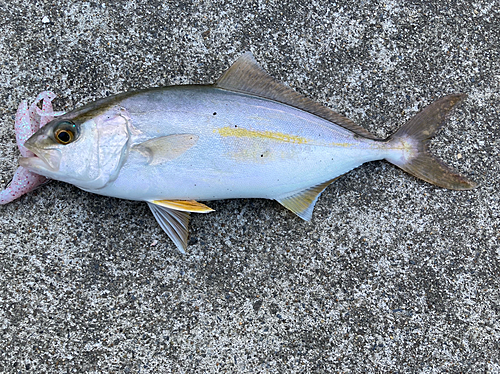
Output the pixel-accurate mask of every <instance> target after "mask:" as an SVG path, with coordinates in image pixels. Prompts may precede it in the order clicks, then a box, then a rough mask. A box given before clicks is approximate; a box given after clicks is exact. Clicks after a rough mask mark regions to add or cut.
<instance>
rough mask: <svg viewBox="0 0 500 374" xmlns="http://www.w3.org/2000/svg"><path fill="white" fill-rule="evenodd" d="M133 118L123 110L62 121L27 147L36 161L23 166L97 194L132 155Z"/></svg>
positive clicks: (27, 159) (34, 137)
mask: <svg viewBox="0 0 500 374" xmlns="http://www.w3.org/2000/svg"><path fill="white" fill-rule="evenodd" d="M128 125H129V117H128V116H127V115H126V114H125V113H122V111H121V110H120V109H116V110H109V111H107V112H105V113H102V114H99V115H97V116H95V117H93V118H85V117H84V118H81V117H77V118H71V115H69V116H68V115H64V116H62V117H58V118H56V119H54V120H53V121H51V122H49V123H48V124H47V125H45V126H44V127H42V128H41V129H40V130H38V131H37V132H36V133H35V134H33V135H32V136H31V137H30V138H29V139H28V140H27V141H26V142H25V143H24V146H25V147H26V148H27V149H28V150H30V151H31V152H33V154H34V156H33V157H21V158H20V159H19V164H20V165H21V166H22V167H24V168H26V169H28V170H29V171H32V172H34V173H37V174H40V175H43V176H45V177H47V178H51V179H56V180H60V181H63V182H67V183H71V184H74V185H75V186H77V187H80V188H82V189H84V190H89V191H92V192H95V191H96V190H99V189H100V188H103V187H104V186H106V185H107V184H108V183H109V182H112V181H114V180H115V179H116V178H117V176H118V174H119V171H120V168H121V166H122V165H123V162H124V161H125V159H126V156H127V154H128V148H127V144H128V140H129V137H130V133H129V130H128Z"/></svg>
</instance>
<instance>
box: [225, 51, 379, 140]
mask: <svg viewBox="0 0 500 374" xmlns="http://www.w3.org/2000/svg"><path fill="white" fill-rule="evenodd" d="M215 87H218V88H222V89H226V90H229V91H236V92H241V93H246V94H250V95H254V96H259V97H263V98H266V99H269V100H274V101H278V102H280V103H283V104H287V105H291V106H293V107H295V108H298V109H302V110H304V111H306V112H309V113H312V114H315V115H317V116H318V117H321V118H323V119H326V120H327V121H330V122H333V123H335V124H336V125H339V126H342V127H344V128H346V129H348V130H350V131H352V132H354V133H356V134H358V135H361V136H364V137H365V138H369V139H377V137H375V136H374V135H373V134H371V133H370V132H368V131H367V130H365V129H364V128H362V127H361V126H358V125H356V124H355V123H354V122H352V121H351V120H350V119H348V118H346V117H344V116H342V115H340V114H338V113H335V112H334V111H333V110H331V109H329V108H327V107H325V106H323V105H321V104H318V103H316V102H314V101H312V100H311V99H309V98H307V97H305V96H302V95H301V94H299V93H298V92H295V91H294V90H293V89H291V88H290V87H288V86H285V85H284V84H283V83H281V82H278V81H277V80H276V79H274V78H273V77H271V76H270V75H269V74H268V73H267V72H266V71H265V70H264V69H262V67H261V66H260V65H259V64H258V63H257V61H255V58H254V57H253V55H252V53H250V52H246V53H244V54H243V55H242V56H240V58H238V59H237V60H236V61H235V62H234V64H233V65H231V67H230V68H229V69H228V70H227V71H226V72H225V73H224V74H223V75H222V77H220V78H219V79H218V80H217V82H216V83H215Z"/></svg>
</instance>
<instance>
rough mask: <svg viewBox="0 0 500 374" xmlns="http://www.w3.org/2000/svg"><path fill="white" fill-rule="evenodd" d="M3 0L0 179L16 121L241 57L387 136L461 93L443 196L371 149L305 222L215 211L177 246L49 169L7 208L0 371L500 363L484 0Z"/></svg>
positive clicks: (203, 73)
mask: <svg viewBox="0 0 500 374" xmlns="http://www.w3.org/2000/svg"><path fill="white" fill-rule="evenodd" d="M235 4H236V2H234V4H233V3H232V2H228V1H183V2H174V1H155V0H151V1H148V2H147V4H146V2H140V1H133V0H130V1H119V0H113V1H110V0H103V1H101V0H98V1H90V2H89V1H87V2H83V1H81V2H80V1H78V2H75V1H67V0H45V1H32V2H28V1H21V0H9V1H8V2H7V0H0V5H1V6H0V25H1V26H0V29H1V30H2V32H1V33H0V67H1V68H0V188H3V187H5V186H6V184H7V183H8V181H9V179H10V177H11V176H12V174H13V172H14V170H15V169H16V167H17V158H18V156H19V154H18V150H17V147H16V145H15V138H14V133H13V123H14V114H15V110H16V108H17V105H18V104H19V103H20V101H21V100H22V99H33V98H34V97H35V96H36V94H37V93H38V92H40V91H43V90H46V89H50V90H54V91H55V92H56V93H57V94H58V95H59V99H58V100H57V101H56V107H57V109H59V110H71V109H72V108H74V107H77V106H80V105H83V104H85V103H88V102H91V101H93V100H94V99H97V98H101V97H105V96H107V95H110V94H114V93H118V92H122V91H126V90H132V89H141V88H147V87H153V86H161V85H173V84H197V83H210V82H214V80H215V79H217V77H218V76H219V75H220V74H221V73H222V72H223V71H224V70H225V69H226V68H227V67H228V66H229V65H230V64H231V63H232V62H233V61H234V60H235V59H236V58H237V57H238V56H239V55H240V54H242V53H243V52H244V51H248V50H250V51H252V52H253V53H254V55H255V57H256V59H257V60H258V61H259V62H260V63H261V64H262V65H263V66H264V67H265V68H266V69H267V70H268V71H269V72H270V73H271V74H272V75H273V76H274V77H276V78H278V79H279V80H281V81H283V82H285V83H286V84H288V85H290V86H292V87H293V88H295V89H296V90H297V91H299V92H301V93H303V94H304V95H307V96H309V97H311V98H313V99H314V100H317V101H319V102H321V103H323V104H325V105H327V106H329V107H330V108H332V109H334V110H336V111H338V112H340V113H342V114H344V115H346V116H348V117H349V118H351V119H352V120H354V121H355V122H356V123H358V124H360V125H362V126H364V127H365V128H366V129H368V130H370V131H372V132H374V133H375V134H377V135H379V136H380V137H385V136H388V135H390V134H391V133H392V132H393V131H395V130H396V129H397V128H398V127H399V126H400V125H401V124H403V123H404V122H405V121H406V120H408V119H409V118H411V117H412V116H413V115H414V114H415V113H416V112H417V111H418V110H419V109H420V108H422V107H423V106H425V105H427V104H428V103H430V102H432V101H433V100H435V99H436V98H438V97H440V96H442V95H445V94H449V93H455V92H466V93H468V95H469V96H468V99H467V100H466V101H465V102H464V103H463V105H461V106H460V107H459V108H458V110H456V111H455V112H454V114H453V115H452V116H451V117H450V120H449V122H448V123H447V125H446V126H445V128H444V129H443V130H442V131H441V132H440V133H439V135H438V136H437V138H436V139H435V140H434V141H433V143H432V151H433V152H434V153H435V154H437V155H439V156H440V157H442V158H443V159H444V160H446V162H447V163H449V164H451V165H452V166H453V167H455V168H456V169H457V170H460V171H461V172H462V173H464V174H465V175H467V176H469V177H471V178H472V179H474V180H476V181H477V182H479V184H480V187H479V188H477V189H475V190H473V191H466V192H457V191H448V190H444V189H441V188H437V187H434V186H431V185H429V184H427V183H425V182H422V181H419V180H416V179H415V178H413V177H412V176H409V175H408V174H406V173H404V172H402V171H401V170H398V169H397V168H395V167H393V166H391V165H389V164H388V163H385V162H373V163H369V164H366V165H364V166H362V167H360V168H358V169H356V170H354V171H352V172H350V173H348V174H347V175H345V176H344V177H342V178H340V179H339V180H338V181H336V182H335V183H334V184H333V185H332V186H330V187H329V188H328V189H327V190H326V191H325V193H324V194H323V195H322V197H321V199H320V200H319V203H318V204H317V207H316V209H315V211H314V216H313V220H312V222H310V223H305V222H302V221H301V220H300V219H298V218H297V217H295V216H293V215H292V214H291V213H289V212H288V211H286V210H285V209H284V208H282V207H281V206H280V205H279V204H278V203H276V202H273V201H264V200H234V201H218V202H212V203H211V204H210V206H211V207H213V208H215V209H216V212H215V213H212V214H208V215H194V216H193V219H192V222H191V237H190V246H189V252H188V253H187V255H181V254H179V253H178V252H177V251H176V250H175V248H174V246H173V244H172V243H171V242H170V241H169V240H168V238H167V237H166V235H164V233H163V232H162V231H161V229H160V227H159V226H158V225H157V224H156V222H155V220H154V218H153V216H152V215H151V214H150V212H149V210H148V208H147V207H146V205H145V204H143V203H138V202H130V201H123V200H117V199H112V198H105V197H101V196H97V195H91V194H88V193H86V192H83V191H80V190H78V189H77V188H75V187H73V186H70V185H66V184H64V183H59V182H53V183H51V184H49V185H47V186H44V187H42V188H40V189H38V190H37V191H35V192H33V193H31V194H28V195H26V196H24V197H22V198H21V199H19V200H17V201H16V202H14V203H11V204H9V205H6V206H1V207H0V372H5V373H35V372H36V373H169V372H172V373H216V372H217V373H218V372H241V373H250V372H253V373H322V372H339V373H340V372H345V373H348V372H350V373H379V372H398V373H415V372H418V373H443V372H453V373H458V372H462V373H499V372H500V359H499V356H500V343H499V341H500V320H499V314H500V296H499V295H500V292H499V283H500V281H499V275H500V274H499V269H500V264H499V261H500V249H499V241H500V233H499V224H500V218H499V210H500V192H499V191H500V185H499V175H500V170H499V169H500V167H499V165H500V162H499V161H500V156H499V145H500V130H499V125H500V123H499V110H500V64H499V61H500V56H499V54H500V53H499V48H500V47H499V46H500V27H499V26H498V25H499V24H500V17H499V9H500V7H499V3H498V1H485V0H472V1H464V0H458V1H435V0H433V1H408V2H399V1H394V0H387V1H369V2H365V1H363V2H357V1H352V0H347V1H342V2H330V1H324V2H320V1H314V0H313V1H307V2H305V1H303V2H301V1H275V0H271V1H263V0H262V1H248V2H242V3H241V4H240V5H235Z"/></svg>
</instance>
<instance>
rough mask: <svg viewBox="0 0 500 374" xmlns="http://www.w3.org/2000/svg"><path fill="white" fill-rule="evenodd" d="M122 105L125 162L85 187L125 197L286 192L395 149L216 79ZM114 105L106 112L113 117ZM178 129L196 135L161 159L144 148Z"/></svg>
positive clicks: (147, 94) (213, 196)
mask: <svg viewBox="0 0 500 374" xmlns="http://www.w3.org/2000/svg"><path fill="white" fill-rule="evenodd" d="M115 105H116V106H118V107H121V108H125V110H126V112H124V113H126V116H127V118H128V119H127V121H123V122H122V125H123V126H124V131H123V133H126V134H127V136H128V138H127V139H126V141H124V142H123V151H122V157H123V158H124V160H123V163H121V165H120V170H119V172H118V173H117V174H116V179H114V180H109V181H106V183H105V185H104V186H102V187H101V184H99V185H97V187H96V188H92V187H87V188H86V187H85V185H83V186H82V187H83V188H84V189H86V190H88V191H90V192H94V193H99V194H102V195H108V196H114V197H119V198H124V199H131V200H146V201H151V200H162V199H165V198H168V199H170V200H219V199H228V198H267V199H280V198H284V197H287V196H290V195H292V194H294V193H296V192H298V191H301V190H303V189H305V188H307V187H310V186H315V185H318V184H320V183H323V182H325V181H327V180H330V179H333V178H335V177H337V176H339V175H341V174H344V173H346V172H347V171H349V170H351V169H353V168H355V167H357V166H359V165H361V164H362V163H364V162H367V161H372V160H378V159H383V158H385V157H386V156H387V154H388V153H390V152H391V151H392V150H391V149H390V146H389V145H388V144H387V143H385V142H380V141H376V140H371V139H366V138H363V137H360V136H356V134H354V133H352V132H351V131H349V130H347V129H345V128H343V127H341V126H337V125H335V124H332V123H331V122H329V121H327V120H325V119H322V118H320V117H318V116H315V115H313V114H310V113H308V112H305V111H303V110H300V109H297V108H294V107H291V106H289V105H285V104H282V103H278V102H275V101H271V100H267V99H264V98H259V97H256V96H249V95H245V94H241V93H236V92H231V91H226V90H223V89H219V88H216V87H212V86H179V87H168V88H165V89H156V90H148V91H144V92H138V93H136V94H135V95H132V96H130V97H127V98H125V99H123V100H119V101H117V102H116V103H115ZM115 108H116V107H114V108H112V109H109V110H108V111H106V112H104V113H103V114H101V115H100V116H102V117H112V116H114V115H115V113H114V111H115ZM99 120H100V118H98V119H97V121H99ZM125 127H126V129H125ZM172 134H181V135H182V134H189V135H188V136H189V137H191V140H192V141H193V145H192V147H190V148H189V149H188V150H186V151H185V152H183V153H182V154H180V155H178V156H177V157H175V159H172V160H171V159H170V158H171V157H170V156H168V157H167V158H168V160H166V161H164V162H162V160H159V162H154V161H152V159H151V158H153V160H154V157H162V156H164V153H168V152H169V151H168V150H163V149H160V150H158V151H157V153H159V156H158V155H155V154H154V151H153V152H152V154H151V155H150V154H148V151H145V150H143V149H142V148H143V147H141V144H145V143H147V142H148V141H154V140H155V139H161V138H166V137H169V136H171V135H172ZM124 140H125V138H124ZM165 140H168V138H166V139H165ZM182 141H184V139H182V138H181V139H179V142H182ZM168 145H169V146H170V144H168ZM70 146H71V145H68V147H70ZM397 152H399V150H397ZM173 156H176V155H173Z"/></svg>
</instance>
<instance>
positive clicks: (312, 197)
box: [276, 177, 338, 221]
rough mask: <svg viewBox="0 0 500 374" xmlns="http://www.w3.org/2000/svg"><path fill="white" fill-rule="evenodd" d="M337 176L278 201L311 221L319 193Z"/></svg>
mask: <svg viewBox="0 0 500 374" xmlns="http://www.w3.org/2000/svg"><path fill="white" fill-rule="evenodd" d="M337 178H338V177H337ZM337 178H334V179H331V180H329V181H326V182H324V183H321V184H318V185H317V186H313V187H309V188H307V189H305V190H302V191H299V192H297V193H295V194H293V195H291V196H287V197H285V198H279V199H276V201H277V202H279V203H280V204H281V205H283V206H284V207H285V208H287V209H289V210H291V211H292V212H293V213H295V214H296V215H298V216H299V217H300V218H302V219H303V220H305V221H310V220H311V218H312V212H313V209H314V205H315V204H316V201H318V198H319V195H321V193H322V192H323V191H324V189H325V188H326V187H328V186H329V185H330V183H332V182H333V181H334V180H335V179H337Z"/></svg>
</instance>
